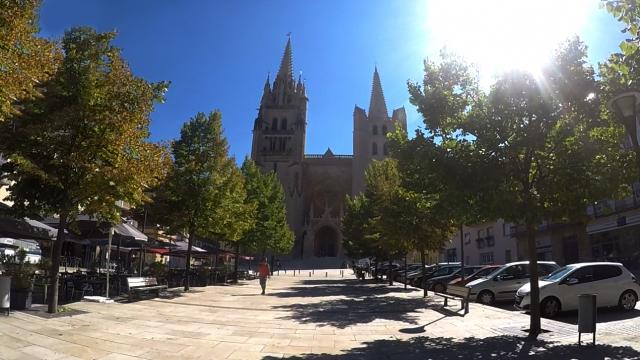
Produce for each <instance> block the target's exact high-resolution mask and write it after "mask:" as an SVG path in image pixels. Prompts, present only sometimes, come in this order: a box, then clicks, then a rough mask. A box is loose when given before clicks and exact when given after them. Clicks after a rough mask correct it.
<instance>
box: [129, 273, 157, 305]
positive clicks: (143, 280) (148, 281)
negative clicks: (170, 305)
mask: <svg viewBox="0 0 640 360" xmlns="http://www.w3.org/2000/svg"><path fill="white" fill-rule="evenodd" d="M127 286H128V287H129V300H132V299H139V298H140V294H148V293H155V295H156V296H159V294H160V291H161V290H166V289H167V286H166V285H158V280H156V278H152V277H129V278H127Z"/></svg>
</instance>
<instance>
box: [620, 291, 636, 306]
mask: <svg viewBox="0 0 640 360" xmlns="http://www.w3.org/2000/svg"><path fill="white" fill-rule="evenodd" d="M637 302H638V296H637V295H636V293H634V292H633V291H631V290H627V291H625V292H623V293H622V295H620V300H619V301H618V307H620V309H622V310H624V311H631V310H633V309H635V308H636V303H637Z"/></svg>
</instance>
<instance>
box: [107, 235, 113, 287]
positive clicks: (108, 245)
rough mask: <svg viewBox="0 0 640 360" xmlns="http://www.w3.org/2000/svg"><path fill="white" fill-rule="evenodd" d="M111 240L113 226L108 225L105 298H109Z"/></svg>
mask: <svg viewBox="0 0 640 360" xmlns="http://www.w3.org/2000/svg"><path fill="white" fill-rule="evenodd" d="M111 240H113V226H111V227H109V240H107V254H106V255H107V284H106V288H107V290H106V295H105V297H106V298H107V299H108V298H109V276H110V273H111V271H110V270H111Z"/></svg>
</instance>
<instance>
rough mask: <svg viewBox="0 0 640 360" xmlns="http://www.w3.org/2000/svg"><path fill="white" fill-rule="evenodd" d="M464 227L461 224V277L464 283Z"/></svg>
mask: <svg viewBox="0 0 640 360" xmlns="http://www.w3.org/2000/svg"><path fill="white" fill-rule="evenodd" d="M463 230H464V225H462V224H460V276H461V277H462V281H464V234H463V233H462V232H463Z"/></svg>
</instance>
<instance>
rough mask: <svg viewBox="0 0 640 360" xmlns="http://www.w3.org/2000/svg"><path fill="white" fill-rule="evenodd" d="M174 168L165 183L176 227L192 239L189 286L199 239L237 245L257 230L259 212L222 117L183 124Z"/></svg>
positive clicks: (198, 116)
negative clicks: (252, 202)
mask: <svg viewBox="0 0 640 360" xmlns="http://www.w3.org/2000/svg"><path fill="white" fill-rule="evenodd" d="M171 148H172V151H173V159H174V163H173V168H172V169H171V171H170V172H169V175H168V177H167V182H166V190H165V191H166V195H165V197H166V198H167V200H168V201H170V204H171V206H170V207H169V208H170V209H171V212H170V219H171V227H172V228H174V229H180V230H182V231H183V232H186V233H187V234H188V236H189V241H188V246H187V260H186V266H185V271H186V282H185V286H184V289H185V291H188V290H189V286H190V284H189V282H190V279H191V276H190V272H191V249H192V246H193V240H194V237H200V238H203V239H221V240H224V241H230V242H236V241H238V240H240V239H241V238H242V237H243V236H244V234H245V233H246V232H247V231H248V230H249V229H251V227H252V226H253V213H254V210H255V208H254V207H253V206H247V204H246V203H245V202H246V196H247V194H246V190H245V188H244V180H243V177H242V173H241V172H240V170H239V169H238V168H237V166H236V165H235V159H233V158H231V157H229V156H228V148H229V146H228V144H227V140H226V139H225V137H224V135H223V133H222V114H221V113H220V112H218V111H215V112H211V113H210V114H209V115H205V114H204V113H198V114H196V116H195V117H193V118H191V119H190V120H189V121H188V122H186V123H185V124H184V125H183V126H182V130H181V131H180V139H178V140H176V141H175V142H174V143H173V144H172V146H171Z"/></svg>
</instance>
